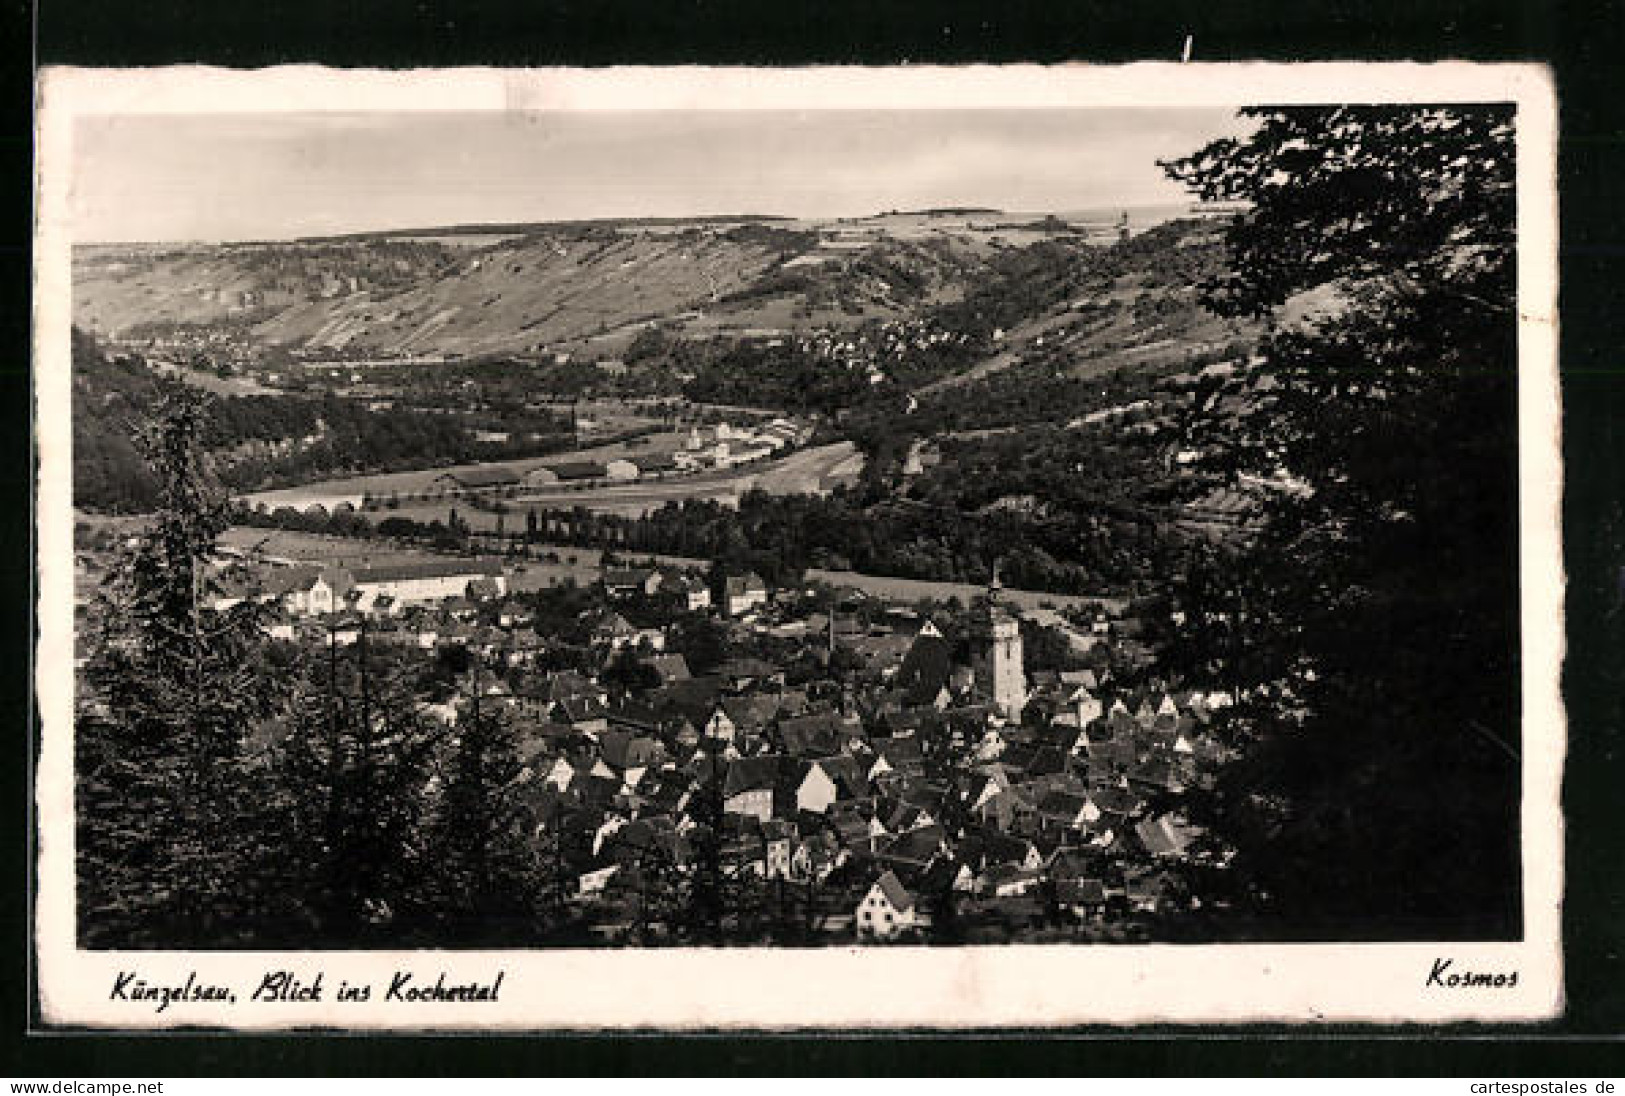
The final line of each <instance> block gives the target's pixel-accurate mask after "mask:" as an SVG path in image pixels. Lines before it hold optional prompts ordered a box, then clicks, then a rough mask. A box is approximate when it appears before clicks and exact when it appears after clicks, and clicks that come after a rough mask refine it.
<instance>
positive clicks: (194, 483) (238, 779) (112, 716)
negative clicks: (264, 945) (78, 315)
mask: <svg viewBox="0 0 1625 1096" xmlns="http://www.w3.org/2000/svg"><path fill="white" fill-rule="evenodd" d="M157 398H158V403H157V405H156V407H155V409H154V419H153V422H152V423H151V424H150V425H149V426H148V427H147V428H145V429H143V430H142V431H141V432H140V433H139V434H138V435H137V436H136V445H137V447H138V449H139V450H140V452H141V453H142V455H143V456H144V457H145V459H146V462H147V465H148V467H149V469H150V471H151V475H152V479H153V481H154V482H155V483H156V485H157V497H156V506H155V508H154V511H153V515H152V519H151V521H150V523H149V525H148V526H147V528H146V530H145V531H144V532H142V533H141V534H139V536H138V537H137V538H136V539H135V541H134V543H133V544H132V545H130V546H128V547H127V548H126V549H124V550H123V552H122V553H121V555H120V557H119V558H118V560H117V562H116V563H115V565H114V567H113V569H112V570H111V572H110V573H109V575H108V577H107V579H106V581H105V583H104V585H103V588H102V589H101V591H100V592H99V594H98V596H97V599H96V602H95V605H94V606H93V609H92V614H91V615H92V620H91V627H90V628H89V629H88V635H89V637H90V638H89V644H88V646H89V650H88V652H87V661H86V665H85V669H84V673H83V676H82V678H81V680H82V682H83V685H84V688H82V689H81V691H80V697H79V704H78V712H77V718H76V721H75V767H76V778H77V819H78V850H77V853H78V865H77V866H78V904H79V914H80V916H79V928H80V934H81V940H82V942H83V943H84V944H85V945H86V946H89V947H108V946H120V947H209V946H230V945H232V944H233V943H237V942H240V941H241V940H243V939H245V938H246V937H248V936H249V935H251V934H252V932H253V931H254V928H255V926H256V925H257V924H259V923H260V922H261V921H262V919H263V918H264V917H265V916H266V915H268V913H270V912H271V911H269V910H268V909H267V907H266V905H265V902H266V893H265V891H263V890H262V889H261V888H260V887H259V886H258V885H257V884H256V880H260V879H264V878H266V875H265V874H262V872H261V871H260V869H261V868H263V867H264V866H265V865H267V864H268V863H269V862H270V860H271V859H273V858H274V854H275V852H276V850H275V849H273V848H267V847H266V844H265V841H264V838H265V832H264V829H263V825H262V823H263V821H264V819H263V818H262V817H260V815H259V814H258V811H259V807H260V800H259V799H257V798H255V797H253V796H246V795H244V794H243V789H244V788H246V787H251V786H254V785H256V784H258V783H260V781H259V779H258V777H257V774H258V773H259V771H260V769H261V759H259V758H257V757H256V756H255V755H254V753H253V751H252V749H251V742H250V739H249V736H248V732H249V729H250V728H251V727H252V726H254V725H255V723H256V722H257V721H258V720H261V719H263V718H265V717H266V716H268V715H269V714H271V711H272V709H273V706H274V703H275V700H274V694H273V692H272V691H270V690H267V689H266V688H264V687H263V686H264V683H263V682H262V681H260V680H259V667H260V666H261V665H262V663H261V660H260V659H259V657H258V656H257V648H258V647H259V645H260V632H259V625H258V621H257V619H256V614H255V612H254V611H253V610H252V609H251V608H244V607H238V608H236V609H233V610H231V611H229V612H216V611H214V610H212V609H210V608H209V607H208V600H209V595H210V593H211V592H212V587H213V583H214V579H213V578H212V577H211V568H210V556H211V555H212V553H213V550H214V545H215V540H216V538H217V537H218V536H219V535H220V533H221V532H222V531H223V530H224V529H225V527H226V524H227V513H228V511H227V508H226V506H225V504H224V502H223V500H222V498H221V496H220V494H219V492H218V489H217V486H216V484H215V482H214V479H213V476H212V474H211V472H210V470H209V468H208V465H207V461H206V460H205V458H204V457H203V455H202V452H201V449H200V446H199V441H198V437H199V432H200V430H201V428H202V424H203V419H204V406H203V404H202V401H201V400H200V399H199V398H198V397H197V396H195V395H193V394H191V393H189V392H187V391H185V390H182V389H178V388H164V389H161V390H160V393H159V395H158V397H157Z"/></svg>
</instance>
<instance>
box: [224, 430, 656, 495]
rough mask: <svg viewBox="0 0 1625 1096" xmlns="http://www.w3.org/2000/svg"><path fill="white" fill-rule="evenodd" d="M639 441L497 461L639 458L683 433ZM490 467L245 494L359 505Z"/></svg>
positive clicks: (515, 464)
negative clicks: (453, 474)
mask: <svg viewBox="0 0 1625 1096" xmlns="http://www.w3.org/2000/svg"><path fill="white" fill-rule="evenodd" d="M635 441H636V442H637V443H638V444H632V443H631V442H625V441H620V442H613V443H611V444H608V445H597V446H592V447H590V448H587V449H575V450H571V451H570V452H568V453H549V454H548V455H547V456H544V457H528V458H526V459H524V460H512V461H500V462H497V463H498V464H500V465H501V466H502V467H504V468H513V469H515V470H517V471H518V472H519V473H520V474H521V475H522V474H524V473H525V472H528V471H530V470H531V469H532V468H539V467H541V466H542V465H544V464H558V463H560V462H562V461H607V460H613V459H614V458H616V457H635V456H637V455H639V454H648V453H650V452H657V451H660V450H669V449H672V448H674V447H676V446H677V445H679V444H681V441H682V435H681V434H677V433H666V434H652V435H646V436H645V437H643V438H638V439H635ZM483 467H490V465H484V464H459V465H449V466H447V467H444V468H419V469H414V470H412V471H410V472H387V473H378V474H376V475H371V476H345V477H341V478H338V479H328V480H317V481H315V482H314V483H306V484H301V485H300V486H298V487H281V488H277V489H276V490H274V491H255V492H253V493H252V494H248V495H244V496H243V498H244V500H245V501H246V502H248V503H249V504H250V505H258V504H259V503H262V502H263V503H264V504H265V505H266V506H267V507H269V508H271V509H273V510H274V509H276V508H277V507H278V506H292V507H295V508H299V509H302V508H304V507H306V506H311V505H314V504H317V503H320V504H321V505H323V506H336V505H337V504H339V503H341V502H348V503H350V504H351V505H358V504H359V503H360V502H361V498H362V496H363V495H365V494H368V493H371V494H372V495H373V496H375V497H378V496H387V495H390V494H400V495H409V494H420V493H422V492H424V491H430V490H433V487H432V486H431V485H432V484H433V482H434V480H435V479H436V478H438V477H440V476H443V475H445V474H446V473H448V472H466V471H469V470H472V469H475V468H483Z"/></svg>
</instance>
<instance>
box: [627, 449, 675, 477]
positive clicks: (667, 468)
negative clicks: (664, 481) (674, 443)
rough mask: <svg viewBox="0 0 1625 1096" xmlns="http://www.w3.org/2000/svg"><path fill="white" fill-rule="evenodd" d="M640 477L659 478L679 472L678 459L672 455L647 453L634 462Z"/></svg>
mask: <svg viewBox="0 0 1625 1096" xmlns="http://www.w3.org/2000/svg"><path fill="white" fill-rule="evenodd" d="M632 463H633V464H634V465H636V466H637V470H638V474H639V475H640V476H658V475H663V474H665V473H667V472H675V471H677V458H676V457H675V456H673V455H672V454H671V453H647V454H643V455H640V456H639V457H637V458H636V459H635V460H634V461H633V462H632Z"/></svg>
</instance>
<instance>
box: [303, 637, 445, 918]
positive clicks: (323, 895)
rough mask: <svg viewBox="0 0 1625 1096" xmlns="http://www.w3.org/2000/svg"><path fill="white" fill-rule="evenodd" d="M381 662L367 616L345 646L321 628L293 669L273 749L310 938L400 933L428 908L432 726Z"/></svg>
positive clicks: (433, 733) (436, 735) (434, 732)
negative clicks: (322, 637)
mask: <svg viewBox="0 0 1625 1096" xmlns="http://www.w3.org/2000/svg"><path fill="white" fill-rule="evenodd" d="M381 663H382V660H380V659H379V658H378V656H377V655H376V654H375V653H374V652H373V651H372V649H371V645H370V644H369V643H368V642H367V638H366V633H365V627H364V625H363V627H362V631H361V634H360V636H359V638H358V640H357V642H356V643H355V644H354V645H353V646H352V647H350V648H348V649H345V650H342V651H341V650H340V648H339V646H338V644H337V643H336V642H335V641H334V640H333V639H332V638H331V637H330V639H329V643H328V647H327V650H326V652H325V653H324V654H323V655H322V656H320V657H319V658H313V659H311V660H310V663H309V664H308V665H305V666H301V667H299V668H298V671H297V672H298V673H299V676H300V680H299V682H298V684H297V688H298V695H297V697H296V700H295V703H294V710H293V716H292V719H291V721H290V725H289V727H288V728H287V731H286V733H285V734H284V735H283V736H282V737H281V739H280V741H279V742H278V743H277V745H276V747H275V749H274V755H273V756H274V758H275V772H276V775H277V778H278V779H277V783H278V791H279V792H280V794H281V797H282V799H283V801H284V802H285V803H286V804H287V805H288V808H289V821H288V824H287V827H286V828H287V834H286V855H287V858H288V862H289V864H290V865H292V870H291V872H290V873H289V874H290V876H291V882H290V890H291V891H292V892H293V893H296V894H298V895H300V896H301V898H302V899H303V902H304V905H305V912H306V914H307V916H308V919H309V922H310V924H309V933H310V935H309V936H308V937H306V938H305V940H304V941H303V942H304V943H307V944H308V943H312V942H313V943H316V944H318V945H320V946H324V947H365V946H369V945H371V946H378V945H379V944H380V943H381V942H384V941H397V942H398V941H400V940H401V939H403V938H404V937H406V936H408V935H409V934H410V933H411V932H412V931H414V929H415V928H417V927H420V926H421V924H422V922H423V920H424V919H425V911H426V909H427V908H428V906H429V903H428V902H426V901H425V900H424V893H423V884H424V881H425V880H426V878H427V877H428V876H429V874H430V872H429V865H430V863H431V862H432V860H431V857H430V854H429V851H428V849H427V848H426V837H425V832H424V830H425V826H424V802H425V800H426V797H427V790H428V788H427V786H428V783H429V780H430V775H431V771H432V770H431V763H432V761H433V755H434V750H435V748H436V746H437V742H438V739H439V737H440V736H439V735H438V734H437V733H436V731H435V730H434V729H433V728H432V727H431V726H430V725H429V724H427V723H426V722H425V721H424V720H423V719H422V718H421V717H419V716H418V715H417V714H416V712H415V711H414V710H413V709H414V704H413V702H412V700H411V697H410V695H409V694H408V693H407V691H406V689H405V687H404V683H403V682H402V681H401V680H400V678H399V675H398V674H397V673H393V672H391V671H390V669H389V668H388V667H387V666H385V665H382V664H381ZM437 870H438V869H437ZM289 943H290V946H291V944H292V942H291V941H290V942H289Z"/></svg>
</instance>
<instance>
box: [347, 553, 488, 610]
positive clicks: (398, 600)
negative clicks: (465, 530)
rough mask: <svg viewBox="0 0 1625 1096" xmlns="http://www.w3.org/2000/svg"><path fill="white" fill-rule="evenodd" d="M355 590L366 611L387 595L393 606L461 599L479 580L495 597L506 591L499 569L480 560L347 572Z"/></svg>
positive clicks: (454, 560)
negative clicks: (490, 587) (490, 586)
mask: <svg viewBox="0 0 1625 1096" xmlns="http://www.w3.org/2000/svg"><path fill="white" fill-rule="evenodd" d="M349 577H350V578H351V579H353V581H354V584H355V588H356V590H357V591H359V595H360V596H359V598H358V599H357V602H356V605H357V608H360V609H363V610H366V609H370V608H372V607H373V604H374V602H375V601H376V600H377V599H378V598H380V597H382V596H385V595H387V596H388V597H390V598H392V599H393V604H394V605H396V606H405V605H422V604H425V603H428V602H435V601H444V600H446V599H447V598H454V597H462V596H464V595H465V594H466V593H467V592H468V587H469V584H470V583H473V582H478V581H481V580H485V581H489V582H490V583H492V584H494V585H495V586H496V590H497V593H498V595H499V596H500V595H501V594H502V593H505V592H506V591H507V588H508V585H507V583H508V580H507V576H506V575H504V574H503V573H502V566H501V565H500V564H498V563H494V562H485V561H482V560H462V559H445V560H439V559H435V560H419V561H415V562H412V563H398V564H390V565H387V566H380V567H358V568H356V569H355V570H353V571H352V572H350V575H349Z"/></svg>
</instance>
